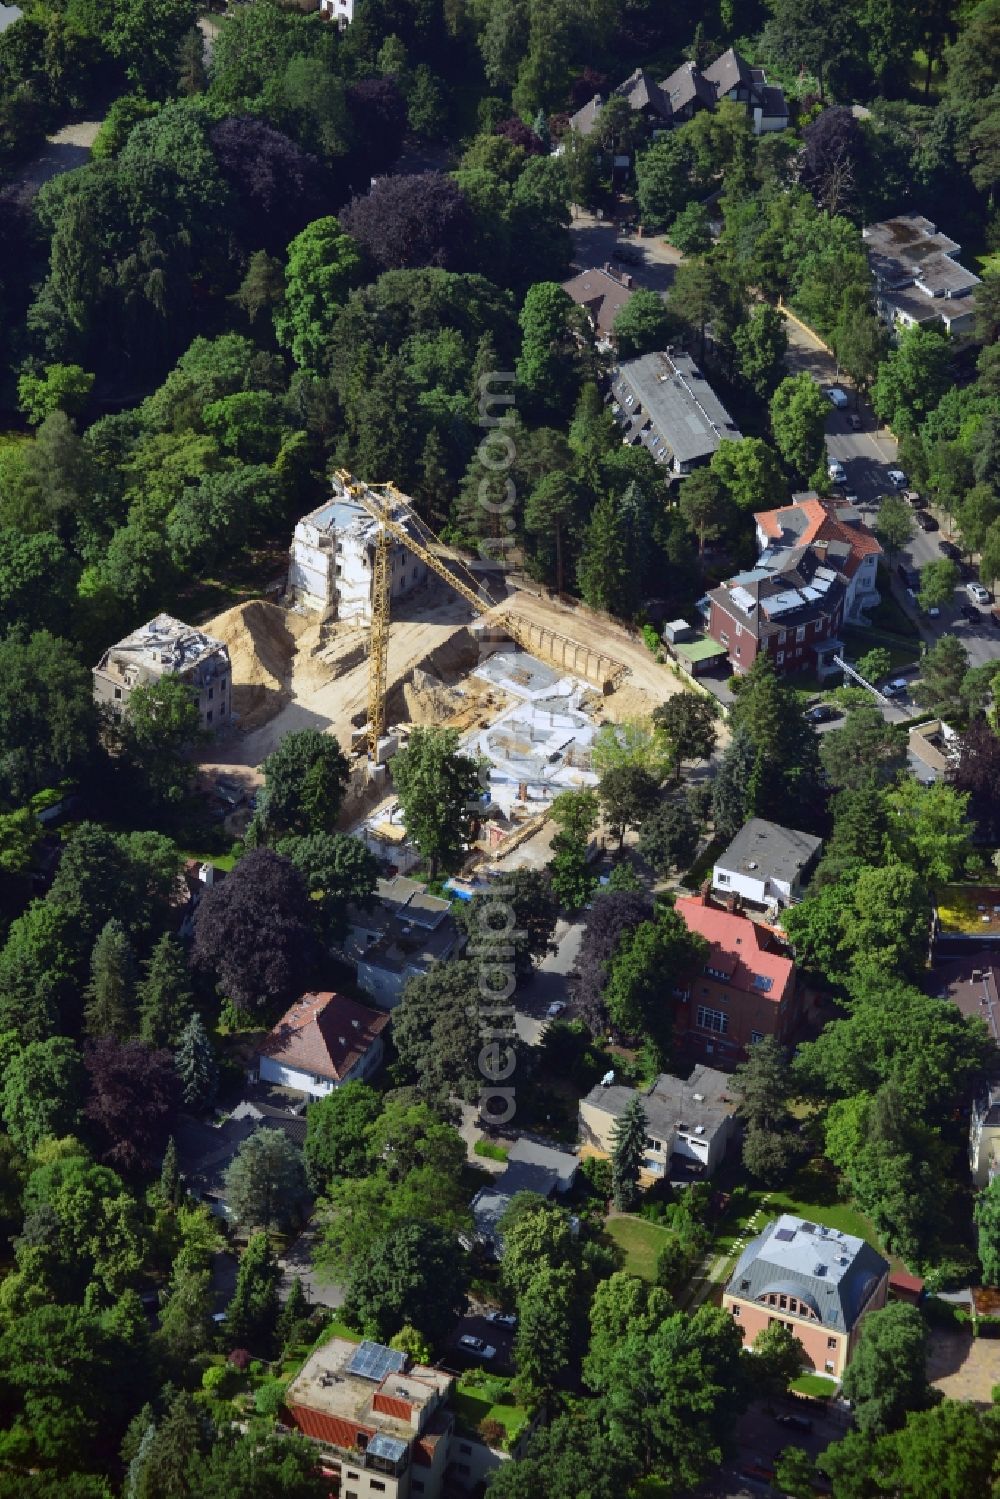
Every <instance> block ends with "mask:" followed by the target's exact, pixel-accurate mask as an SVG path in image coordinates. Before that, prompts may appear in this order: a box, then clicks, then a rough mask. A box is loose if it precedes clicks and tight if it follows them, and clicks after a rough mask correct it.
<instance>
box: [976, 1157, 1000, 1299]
mask: <svg viewBox="0 0 1000 1499" xmlns="http://www.w3.org/2000/svg"><path fill="white" fill-rule="evenodd" d="M973 1217H974V1218H975V1222H976V1229H977V1232H978V1241H977V1242H978V1247H979V1263H980V1264H981V1265H982V1267H983V1284H984V1285H987V1286H1000V1181H997V1180H994V1181H991V1182H990V1183H989V1184H988V1185H987V1186H986V1187H985V1188H984V1189H983V1191H982V1192H980V1193H979V1194H978V1196H977V1197H976V1205H975V1209H974V1212H973Z"/></svg>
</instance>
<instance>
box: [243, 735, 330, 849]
mask: <svg viewBox="0 0 1000 1499" xmlns="http://www.w3.org/2000/svg"><path fill="white" fill-rule="evenodd" d="M261 769H262V770H263V772H264V786H263V789H262V790H261V791H260V792H259V793H258V795H257V810H256V813H255V815H254V827H255V829H256V830H257V832H258V837H262V838H276V837H280V836H281V835H283V834H288V833H294V834H297V835H298V836H300V837H305V836H307V835H308V834H310V833H323V832H331V831H332V829H333V826H334V824H335V823H336V820H337V816H338V813H339V812H340V807H341V803H342V802H343V799H344V792H345V790H346V788H347V778H348V765H347V760H346V758H345V757H344V752H343V750H342V749H341V748H340V745H339V744H338V743H337V740H336V739H335V738H334V737H333V735H331V734H322V733H320V731H319V730H318V729H297V730H294V731H293V732H292V733H291V734H286V735H285V737H284V738H283V739H282V741H281V743H280V744H279V745H278V748H277V749H276V750H274V751H272V753H271V754H270V755H268V757H267V759H266V760H265V761H264V763H263V765H262V766H261Z"/></svg>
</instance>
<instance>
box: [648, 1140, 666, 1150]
mask: <svg viewBox="0 0 1000 1499" xmlns="http://www.w3.org/2000/svg"><path fill="white" fill-rule="evenodd" d="M646 1149H647V1150H662V1149H663V1141H662V1140H652V1139H650V1140H647V1141H646Z"/></svg>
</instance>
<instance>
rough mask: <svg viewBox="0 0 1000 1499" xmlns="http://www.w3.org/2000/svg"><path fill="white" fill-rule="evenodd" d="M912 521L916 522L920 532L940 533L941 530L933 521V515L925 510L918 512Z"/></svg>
mask: <svg viewBox="0 0 1000 1499" xmlns="http://www.w3.org/2000/svg"><path fill="white" fill-rule="evenodd" d="M913 519H914V520H915V521H916V523H917V525H918V526H919V527H920V529H921V531H940V529H941V527H940V526H939V525H938V523H937V521H936V520H935V519H934V517H933V515H931V514H930V513H929V511H927V510H918V511H917V512H916V514H915V515H914V517H913Z"/></svg>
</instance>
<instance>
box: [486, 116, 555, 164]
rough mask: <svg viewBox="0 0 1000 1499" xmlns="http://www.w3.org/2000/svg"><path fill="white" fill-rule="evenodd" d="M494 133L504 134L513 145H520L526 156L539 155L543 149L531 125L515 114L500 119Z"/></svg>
mask: <svg viewBox="0 0 1000 1499" xmlns="http://www.w3.org/2000/svg"><path fill="white" fill-rule="evenodd" d="M496 134H497V135H503V136H506V138H507V139H508V140H509V141H511V142H512V143H513V144H514V145H515V146H520V147H521V149H522V151H524V152H525V154H526V155H527V156H541V154H542V152H543V151H544V150H545V147H544V146H543V145H542V142H541V140H540V139H539V137H538V136H537V135H536V134H535V132H534V131H533V130H532V128H531V126H530V125H526V124H525V123H524V121H523V120H521V119H519V118H518V116H517V115H511V117H510V119H509V120H501V121H500V124H499V125H498V126H497V128H496Z"/></svg>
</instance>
